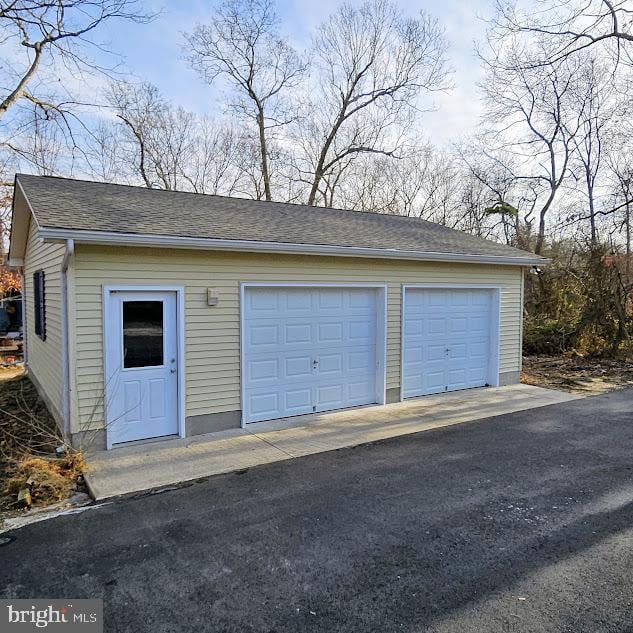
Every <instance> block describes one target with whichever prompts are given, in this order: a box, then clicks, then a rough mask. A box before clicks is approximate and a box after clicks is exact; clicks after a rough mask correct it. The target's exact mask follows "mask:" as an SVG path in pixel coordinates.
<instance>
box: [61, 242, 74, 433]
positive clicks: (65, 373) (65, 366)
mask: <svg viewBox="0 0 633 633" xmlns="http://www.w3.org/2000/svg"><path fill="white" fill-rule="evenodd" d="M74 252H75V241H74V240H70V239H69V240H66V252H65V253H64V259H63V260H62V279H61V282H62V297H61V298H62V314H61V317H62V408H63V411H62V415H63V418H64V439H65V440H67V441H69V439H70V350H69V346H68V343H69V336H70V332H69V327H68V320H69V317H68V315H69V309H68V274H67V273H68V263H69V261H70V258H71V257H72V255H73V253H74Z"/></svg>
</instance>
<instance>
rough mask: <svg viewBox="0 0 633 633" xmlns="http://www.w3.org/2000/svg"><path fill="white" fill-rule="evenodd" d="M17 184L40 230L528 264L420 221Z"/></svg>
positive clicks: (82, 184)
mask: <svg viewBox="0 0 633 633" xmlns="http://www.w3.org/2000/svg"><path fill="white" fill-rule="evenodd" d="M17 179H18V181H19V183H20V185H21V186H22V189H23V191H24V192H25V195H26V197H27V199H28V202H29V204H30V206H31V208H32V210H33V213H34V214H35V217H36V218H37V222H38V224H39V226H40V227H42V228H56V229H70V230H86V231H108V232H120V233H128V234H129V233H134V234H144V235H148V234H149V235H157V236H172V237H183V238H186V237H192V238H214V239H224V240H248V241H256V242H280V243H286V244H306V245H328V246H347V247H356V248H369V249H384V250H387V249H388V250H390V251H393V250H402V251H413V252H419V253H449V254H464V255H482V256H493V257H495V256H497V257H519V258H521V257H526V258H527V257H529V258H531V259H535V256H534V255H533V254H532V253H527V252H525V251H521V250H518V249H515V248H512V247H510V246H505V245H503V244H498V243H496V242H492V241H489V240H485V239H482V238H479V237H475V236H473V235H470V234H467V233H463V232H461V231H456V230H453V229H449V228H447V227H445V226H442V225H439V224H435V223H433V222H427V221H425V220H421V219H419V218H410V217H402V216H395V215H385V214H379V213H365V212H359V211H347V210H342V209H326V208H322V207H310V206H307V205H300V204H286V203H279V202H266V201H260V200H248V199H242V198H228V197H223V196H214V195H202V194H194V193H185V192H176V191H164V190H159V189H146V188H144V187H132V186H127V185H115V184H108V183H98V182H89V181H83V180H71V179H66V178H57V177H51V176H30V175H24V174H18V175H17Z"/></svg>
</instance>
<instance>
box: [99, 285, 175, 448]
mask: <svg viewBox="0 0 633 633" xmlns="http://www.w3.org/2000/svg"><path fill="white" fill-rule="evenodd" d="M107 301H108V306H107V310H106V318H107V323H106V354H107V364H106V368H107V372H108V374H109V375H108V376H106V412H107V433H108V444H109V445H112V444H118V443H121V442H130V441H132V440H140V439H147V438H152V437H161V436H165V435H176V434H177V433H178V353H177V352H178V338H177V313H176V311H177V308H176V293H175V292H162V291H161V292H146V291H143V292H128V291H111V292H110V293H109V296H108V297H107Z"/></svg>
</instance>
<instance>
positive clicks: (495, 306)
mask: <svg viewBox="0 0 633 633" xmlns="http://www.w3.org/2000/svg"><path fill="white" fill-rule="evenodd" d="M416 289H422V290H423V289H428V290H488V291H490V292H491V295H492V300H491V306H490V311H491V321H490V367H489V369H488V372H489V373H488V384H489V385H490V386H491V387H498V386H499V371H500V363H501V360H500V354H501V289H502V287H501V286H500V285H496V284H476V283H473V284H444V283H424V284H402V289H401V295H400V401H401V402H404V400H405V397H404V339H405V332H404V319H405V314H406V297H407V290H416ZM423 397H424V396H423ZM406 399H407V400H409V399H410V398H406Z"/></svg>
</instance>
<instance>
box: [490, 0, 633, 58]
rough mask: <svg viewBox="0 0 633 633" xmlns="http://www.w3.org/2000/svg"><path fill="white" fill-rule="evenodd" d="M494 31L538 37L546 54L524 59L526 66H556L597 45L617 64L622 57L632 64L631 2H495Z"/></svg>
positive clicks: (602, 0)
mask: <svg viewBox="0 0 633 633" xmlns="http://www.w3.org/2000/svg"><path fill="white" fill-rule="evenodd" d="M495 28H496V30H498V31H499V32H500V33H501V34H502V35H501V37H504V35H503V34H504V33H506V32H508V31H509V32H511V33H514V34H517V35H527V36H528V37H532V36H537V37H539V38H540V39H542V40H543V41H545V42H546V43H547V45H548V49H547V50H548V54H547V55H531V56H529V57H526V58H524V60H523V63H524V64H525V65H551V64H556V63H558V62H560V61H562V60H564V59H566V58H568V57H570V56H573V55H575V54H576V53H578V52H580V51H583V50H585V49H588V48H590V47H597V46H598V45H603V46H609V45H611V46H610V50H611V52H612V53H613V54H614V55H615V58H616V61H619V60H620V59H621V58H622V56H623V55H624V56H625V57H626V59H627V61H628V62H631V43H633V7H631V1H630V0H536V2H530V3H525V2H522V3H521V2H511V3H508V2H505V1H504V0H497V3H496V17H495ZM533 52H534V51H533ZM541 52H543V51H541Z"/></svg>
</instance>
